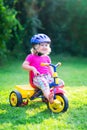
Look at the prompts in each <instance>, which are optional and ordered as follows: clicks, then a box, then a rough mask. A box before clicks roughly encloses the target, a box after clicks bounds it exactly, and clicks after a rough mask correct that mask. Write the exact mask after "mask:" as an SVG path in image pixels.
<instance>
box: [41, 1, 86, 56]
mask: <svg viewBox="0 0 87 130" xmlns="http://www.w3.org/2000/svg"><path fill="white" fill-rule="evenodd" d="M43 1H44V2H45V4H44V7H43V8H42V10H41V12H40V13H39V16H40V19H41V21H42V23H43V26H44V30H43V32H44V33H47V34H49V36H50V37H51V38H52V41H53V45H52V47H53V51H54V52H56V53H58V52H59V53H60V52H69V53H71V54H73V55H79V54H81V55H84V56H87V51H86V48H87V43H86V41H87V37H86V36H87V31H86V30H87V15H86V14H87V10H86V6H87V2H86V1H85V0H83V1H82V0H79V1H78V0H71V1H70V0H66V1H65V0H61V1H60V0H56V1H52V0H48V1H46V0H43ZM49 7H50V8H49Z"/></svg>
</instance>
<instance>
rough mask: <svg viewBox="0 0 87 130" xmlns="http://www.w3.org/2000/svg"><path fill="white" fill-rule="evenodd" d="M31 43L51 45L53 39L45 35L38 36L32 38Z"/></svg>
mask: <svg viewBox="0 0 87 130" xmlns="http://www.w3.org/2000/svg"><path fill="white" fill-rule="evenodd" d="M30 42H31V44H32V45H35V44H39V43H43V42H46V43H50V42H51V39H50V38H49V37H48V36H47V35H45V34H36V35H34V36H33V37H32V38H31V41H30Z"/></svg>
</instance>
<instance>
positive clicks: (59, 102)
mask: <svg viewBox="0 0 87 130" xmlns="http://www.w3.org/2000/svg"><path fill="white" fill-rule="evenodd" d="M47 106H48V108H49V109H50V110H51V111H52V112H54V113H60V112H65V111H67V109H68V106H69V105H68V99H67V97H66V96H65V95H63V94H56V95H55V99H54V103H52V104H50V103H49V102H48V103H47Z"/></svg>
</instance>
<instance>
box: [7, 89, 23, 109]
mask: <svg viewBox="0 0 87 130" xmlns="http://www.w3.org/2000/svg"><path fill="white" fill-rule="evenodd" d="M9 102H10V105H11V106H13V107H17V106H20V105H21V104H22V96H21V94H20V93H19V92H18V91H16V90H14V91H12V92H11V93H10V95H9Z"/></svg>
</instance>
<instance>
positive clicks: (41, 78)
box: [33, 75, 54, 103]
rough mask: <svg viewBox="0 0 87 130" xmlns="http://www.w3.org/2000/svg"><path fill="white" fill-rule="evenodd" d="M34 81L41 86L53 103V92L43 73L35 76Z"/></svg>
mask: <svg viewBox="0 0 87 130" xmlns="http://www.w3.org/2000/svg"><path fill="white" fill-rule="evenodd" d="M33 83H34V85H36V86H37V87H38V88H40V89H41V90H42V92H43V94H44V96H45V97H46V98H47V99H48V101H49V102H50V103H53V96H54V95H53V93H50V88H49V83H48V82H47V80H46V78H44V76H43V75H41V76H40V75H38V76H35V77H34V78H33Z"/></svg>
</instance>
